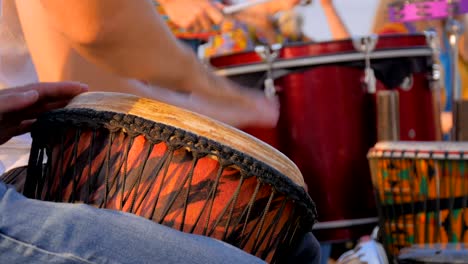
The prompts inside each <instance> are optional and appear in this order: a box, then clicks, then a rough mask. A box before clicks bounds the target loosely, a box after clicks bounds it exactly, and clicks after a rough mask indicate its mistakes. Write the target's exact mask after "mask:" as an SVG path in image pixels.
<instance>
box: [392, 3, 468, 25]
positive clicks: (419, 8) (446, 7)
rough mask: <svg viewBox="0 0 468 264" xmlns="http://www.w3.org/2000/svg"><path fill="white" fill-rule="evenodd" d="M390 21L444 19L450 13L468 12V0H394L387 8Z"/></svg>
mask: <svg viewBox="0 0 468 264" xmlns="http://www.w3.org/2000/svg"><path fill="white" fill-rule="evenodd" d="M388 13H389V19H390V21H392V22H411V21H422V20H433V19H444V18H447V17H449V16H450V14H451V13H452V14H454V15H458V14H465V13H468V0H459V1H456V2H454V3H449V2H448V0H435V1H396V2H394V3H392V4H390V6H389V8H388Z"/></svg>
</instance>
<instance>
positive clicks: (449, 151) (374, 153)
mask: <svg viewBox="0 0 468 264" xmlns="http://www.w3.org/2000/svg"><path fill="white" fill-rule="evenodd" d="M367 156H368V158H369V159H378V158H431V159H451V160H461V159H465V157H468V141H464V142H463V141H457V142H449V141H384V142H378V143H377V144H375V146H374V147H373V148H371V149H370V150H369V152H368V154H367Z"/></svg>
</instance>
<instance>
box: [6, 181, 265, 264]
mask: <svg viewBox="0 0 468 264" xmlns="http://www.w3.org/2000/svg"><path fill="white" fill-rule="evenodd" d="M0 263H200V264H205V263H264V262H263V261H261V260H260V259H258V258H256V257H254V256H251V255H249V254H247V253H245V252H243V251H241V250H239V249H237V248H235V247H233V246H231V245H228V244H226V243H223V242H221V241H217V240H214V239H211V238H208V237H203V236H198V235H192V234H186V233H182V232H179V231H177V230H174V229H170V228H168V227H165V226H162V225H158V224H155V223H154V222H151V221H149V220H146V219H144V218H141V217H138V216H135V215H132V214H127V213H122V212H117V211H111V210H104V209H96V208H94V207H91V206H88V205H83V204H61V203H51V202H43V201H38V200H31V199H27V198H25V197H24V196H22V195H21V194H19V193H17V192H16V191H15V190H13V189H11V188H8V187H7V186H6V185H5V184H3V183H1V182H0Z"/></svg>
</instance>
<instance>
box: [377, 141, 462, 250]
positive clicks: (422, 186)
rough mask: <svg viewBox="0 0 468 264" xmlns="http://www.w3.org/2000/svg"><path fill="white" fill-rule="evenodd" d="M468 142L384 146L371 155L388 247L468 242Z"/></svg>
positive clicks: (400, 143) (381, 144)
mask: <svg viewBox="0 0 468 264" xmlns="http://www.w3.org/2000/svg"><path fill="white" fill-rule="evenodd" d="M467 154H468V142H463V143H460V142H457V143H453V142H413V143H410V142H381V143H378V144H376V145H375V147H374V148H372V149H371V150H370V151H369V155H368V158H369V162H370V168H371V172H372V182H373V185H374V190H375V194H376V199H377V204H378V209H379V215H380V220H381V221H380V222H381V228H382V231H383V235H384V237H383V239H384V241H383V242H384V245H385V247H386V250H387V252H388V253H389V254H390V256H396V255H398V253H399V250H400V249H401V248H404V247H409V246H411V245H414V244H428V245H431V244H442V245H444V244H447V243H460V242H464V243H466V242H468V232H466V231H467V228H468V210H466V208H467V205H468V159H467V158H466V155H467Z"/></svg>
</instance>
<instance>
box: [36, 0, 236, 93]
mask: <svg viewBox="0 0 468 264" xmlns="http://www.w3.org/2000/svg"><path fill="white" fill-rule="evenodd" d="M41 3H42V5H43V7H44V9H45V10H46V12H47V14H48V16H49V17H50V23H51V24H52V26H53V27H55V28H57V30H58V31H59V32H61V33H62V34H63V35H64V36H65V37H66V38H67V39H68V40H69V42H70V43H71V45H72V46H73V47H74V49H75V50H77V51H78V52H79V53H80V54H81V55H82V56H83V57H85V58H87V59H88V60H90V61H92V62H94V63H95V64H97V65H100V66H101V67H104V68H105V69H107V70H110V71H111V72H114V73H116V74H118V75H119V76H123V77H128V78H134V79H139V80H144V81H147V82H149V83H151V84H154V85H159V86H162V87H166V88H169V89H173V90H179V91H181V92H188V93H190V92H194V93H198V94H202V95H203V94H204V95H208V96H211V97H213V98H216V97H220V98H221V97H232V94H233V93H239V91H238V89H237V87H234V85H231V84H228V83H227V81H225V80H224V79H222V78H218V77H216V76H214V75H213V74H212V73H211V72H209V71H207V70H206V69H205V67H204V66H203V65H202V64H201V63H200V62H199V61H198V59H197V58H196V56H195V54H193V52H192V51H191V50H190V49H188V48H186V47H185V46H183V45H182V44H181V43H179V42H178V41H177V40H176V38H175V37H174V36H173V35H172V33H171V32H170V31H169V30H168V28H167V27H166V25H165V23H164V21H163V20H162V19H161V18H160V17H159V15H158V14H157V13H156V11H155V10H154V7H153V3H152V2H151V1H146V0H132V1H128V0H99V1H97V0H67V1H62V0H41Z"/></svg>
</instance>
